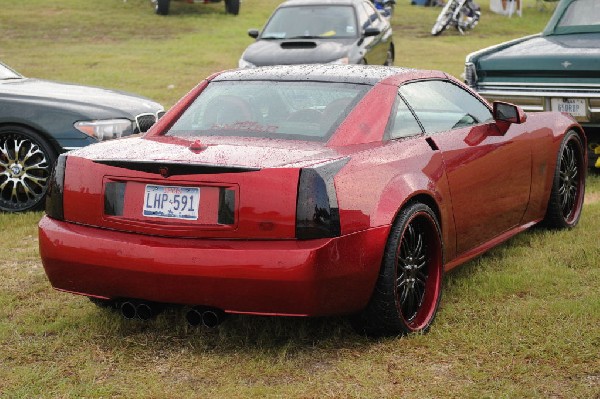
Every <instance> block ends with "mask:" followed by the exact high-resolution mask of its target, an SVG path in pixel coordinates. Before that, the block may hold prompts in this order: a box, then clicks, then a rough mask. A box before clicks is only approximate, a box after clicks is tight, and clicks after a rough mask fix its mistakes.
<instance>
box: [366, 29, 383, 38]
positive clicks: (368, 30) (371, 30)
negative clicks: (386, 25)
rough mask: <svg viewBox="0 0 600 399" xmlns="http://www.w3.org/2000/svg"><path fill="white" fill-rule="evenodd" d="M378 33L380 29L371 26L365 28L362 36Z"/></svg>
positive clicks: (377, 34)
mask: <svg viewBox="0 0 600 399" xmlns="http://www.w3.org/2000/svg"><path fill="white" fill-rule="evenodd" d="M380 34H381V29H377V28H373V27H371V28H367V29H365V31H364V32H363V37H369V36H379V35H380Z"/></svg>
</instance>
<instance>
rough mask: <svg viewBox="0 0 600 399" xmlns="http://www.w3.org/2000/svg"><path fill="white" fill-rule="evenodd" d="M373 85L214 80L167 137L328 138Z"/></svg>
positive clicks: (313, 139) (312, 139)
mask: <svg viewBox="0 0 600 399" xmlns="http://www.w3.org/2000/svg"><path fill="white" fill-rule="evenodd" d="M369 88H370V86H366V85H357V84H349V83H330V82H273V81H235V82H212V83H210V84H209V85H208V86H207V87H206V89H204V91H203V92H202V93H201V94H200V95H199V96H198V98H196V100H195V101H194V102H193V103H192V105H190V107H189V108H188V109H187V110H186V111H185V112H184V113H183V115H182V116H181V117H180V118H179V119H178V120H177V121H176V122H175V124H174V125H173V126H172V127H171V129H169V131H168V132H167V133H166V135H167V136H179V137H194V136H246V137H268V138H276V139H289V140H309V141H326V140H328V139H329V137H330V136H331V135H332V134H333V132H334V131H335V130H336V128H337V126H339V124H340V123H341V121H343V120H344V118H345V117H346V116H347V115H348V113H349V112H350V110H351V109H352V108H353V107H354V105H355V104H356V103H357V102H358V101H359V100H360V99H361V98H362V97H363V96H364V94H365V93H366V92H367V90H368V89H369Z"/></svg>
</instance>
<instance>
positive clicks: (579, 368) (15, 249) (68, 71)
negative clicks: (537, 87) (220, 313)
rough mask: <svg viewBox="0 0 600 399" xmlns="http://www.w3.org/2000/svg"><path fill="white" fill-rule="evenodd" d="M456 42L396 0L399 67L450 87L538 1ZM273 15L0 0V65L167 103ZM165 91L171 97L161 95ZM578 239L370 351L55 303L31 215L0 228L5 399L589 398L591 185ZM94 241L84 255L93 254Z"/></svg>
mask: <svg viewBox="0 0 600 399" xmlns="http://www.w3.org/2000/svg"><path fill="white" fill-rule="evenodd" d="M481 3H482V6H483V18H482V21H481V23H480V25H479V26H477V27H476V28H475V30H474V31H472V32H469V34H467V35H466V36H464V37H461V36H459V35H458V34H457V33H456V32H445V33H444V34H443V35H442V36H441V37H437V38H433V37H430V36H429V30H430V28H431V25H432V24H433V21H434V20H435V17H436V14H437V12H439V9H430V8H422V7H411V6H409V5H408V1H407V0H406V1H405V0H399V4H398V7H397V9H396V13H395V17H394V18H395V19H394V28H395V43H396V46H397V58H396V64H397V65H403V66H410V67H422V68H435V69H442V70H445V71H448V72H450V73H452V74H453V75H457V76H458V75H460V73H461V72H462V65H463V62H464V58H465V55H466V54H467V53H468V52H470V51H473V50H476V49H479V48H481V47H484V46H488V45H491V44H494V43H497V42H500V41H503V40H508V39H511V38H515V37H519V36H522V35H525V34H530V33H535V32H539V31H540V30H541V29H542V28H543V26H544V24H545V21H546V20H547V19H548V18H549V16H550V11H549V8H550V5H547V6H546V7H547V8H548V9H547V10H545V11H539V10H538V9H537V7H536V3H535V2H534V1H533V0H529V1H526V2H525V6H524V17H523V18H512V19H508V18H505V17H501V16H495V15H490V13H489V12H488V10H487V4H484V2H483V1H482V2H481ZM276 4H277V2H276V1H271V0H256V1H254V0H252V1H246V2H244V3H243V4H242V9H241V13H240V15H239V16H238V17H232V16H228V15H225V14H224V12H223V11H222V10H223V4H222V3H217V4H211V5H202V4H196V5H190V4H186V3H173V5H172V9H173V15H170V16H169V17H166V18H163V17H158V16H155V15H154V14H153V12H152V8H151V6H150V4H149V1H146V0H128V1H122V0H104V1H96V2H92V1H82V0H56V1H53V2H48V1H46V0H44V1H42V0H28V1H26V2H25V1H20V2H9V1H8V0H0V6H1V7H2V13H0V31H1V32H2V35H0V60H2V61H4V62H6V63H7V64H8V65H11V66H13V67H14V68H15V69H17V70H19V71H20V72H22V73H23V74H25V75H27V76H35V77H40V78H47V79H54V80H63V81H71V82H78V83H83V84H92V85H100V86H105V87H112V88H117V89H123V90H128V91H132V92H137V93H140V94H144V95H146V96H149V97H152V98H155V99H157V100H159V101H161V102H163V103H164V104H165V105H166V106H171V105H172V104H174V102H175V101H176V100H177V99H178V98H179V97H181V96H182V95H183V94H185V92H187V91H188V90H189V89H190V88H191V87H193V85H195V84H196V83H197V82H198V81H199V80H200V79H202V78H204V77H205V76H207V75H209V74H210V73H212V72H214V71H217V70H220V69H224V68H233V67H235V66H236V65H237V60H238V58H239V55H240V54H241V52H242V51H243V49H244V48H245V47H246V46H247V45H248V44H249V43H251V39H250V38H249V37H248V36H246V33H245V32H246V29H247V28H251V27H257V28H259V27H261V26H262V24H263V22H264V20H265V19H266V18H267V16H268V15H269V14H270V11H271V9H272V8H273V7H275V5H276ZM169 87H172V88H170V89H169ZM587 197H588V198H589V199H590V202H589V203H588V204H587V205H586V206H585V209H584V214H583V217H582V219H581V223H580V225H579V226H578V227H577V228H576V229H574V230H572V231H560V232H553V231H546V230H543V229H534V230H532V231H529V232H526V233H523V234H520V235H519V236H517V237H515V238H513V239H511V240H510V241H509V242H507V243H505V244H504V245H501V246H500V247H498V248H495V249H493V250H492V251H490V252H488V253H486V254H485V255H484V256H481V257H479V258H477V259H475V260H474V261H472V262H469V263H468V264H466V265H463V266H462V267H460V268H458V269H457V270H455V271H453V272H451V273H449V274H448V275H447V278H446V280H445V288H444V296H443V298H442V305H441V309H440V312H439V314H438V317H437V320H436V322H435V323H434V326H433V328H432V330H431V332H430V333H429V334H426V335H417V336H411V337H404V338H389V339H381V340H369V339H366V338H364V337H361V336H357V335H355V334H354V333H353V332H352V330H351V329H350V327H349V326H348V324H347V322H346V321H345V320H344V319H343V318H324V319H289V318H267V317H250V316H232V317H230V318H229V320H227V322H226V323H225V324H223V325H221V326H220V327H219V328H217V329H215V330H205V329H194V328H190V327H188V326H187V325H186V324H185V323H184V320H183V313H182V311H180V310H169V311H166V312H165V313H163V314H161V315H160V316H159V317H158V318H157V319H156V320H153V321H150V322H141V321H127V320H124V319H122V318H121V317H119V316H118V315H117V314H114V313H111V312H108V311H105V310H102V309H99V308H97V307H95V306H93V305H92V304H91V303H90V302H89V301H87V300H86V299H85V298H81V297H77V296H73V295H69V294H65V293H60V292H56V291H53V290H52V289H51V287H50V284H49V283H48V281H47V279H46V277H45V274H44V272H43V268H42V265H41V262H40V260H39V255H38V248H37V226H36V224H37V221H38V220H39V218H40V217H41V213H29V214H20V215H8V214H0V254H1V257H0V276H2V279H1V280H0V397H2V398H38V397H41V398H84V397H85V398H189V397H199V398H237V397H256V398H260V397H298V398H322V397H331V398H346V397H360V398H367V397H369V398H380V397H389V398H398V397H406V398H413V397H425V398H438V397H456V398H463V397H464V398H485V397H489V398H498V397H506V398H521V397H540V398H594V397H599V396H600V356H599V350H598V348H599V347H600V331H599V328H598V326H599V325H600V299H599V298H600V284H599V283H600V249H599V245H598V244H599V240H598V237H599V235H600V202H599V200H600V176H598V175H592V176H590V177H589V178H588V191H587ZM90 245H93V243H90Z"/></svg>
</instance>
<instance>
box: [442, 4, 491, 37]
mask: <svg viewBox="0 0 600 399" xmlns="http://www.w3.org/2000/svg"><path fill="white" fill-rule="evenodd" d="M480 17H481V9H480V8H479V6H478V5H477V4H476V3H475V2H474V1H472V0H448V1H447V2H446V5H445V6H444V8H442V11H441V12H440V15H439V16H438V17H437V20H436V21H435V24H434V25H433V28H432V29H431V34H432V35H433V36H438V35H439V34H441V33H442V32H443V31H444V30H446V28H447V27H449V26H454V27H456V29H458V31H459V32H460V33H461V34H464V33H465V31H466V30H468V29H473V28H474V27H475V25H477V23H478V22H479V18H480Z"/></svg>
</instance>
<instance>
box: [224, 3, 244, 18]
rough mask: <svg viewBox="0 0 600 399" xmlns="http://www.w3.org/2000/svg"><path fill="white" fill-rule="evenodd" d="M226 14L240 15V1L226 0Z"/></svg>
mask: <svg viewBox="0 0 600 399" xmlns="http://www.w3.org/2000/svg"><path fill="white" fill-rule="evenodd" d="M225 12H226V13H227V14H233V15H238V14H239V13H240V0H225Z"/></svg>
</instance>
